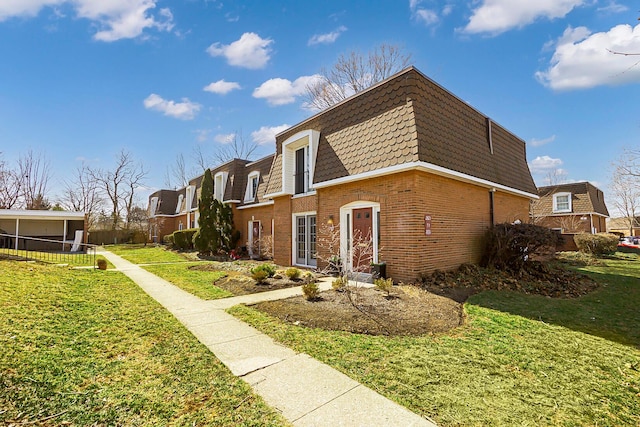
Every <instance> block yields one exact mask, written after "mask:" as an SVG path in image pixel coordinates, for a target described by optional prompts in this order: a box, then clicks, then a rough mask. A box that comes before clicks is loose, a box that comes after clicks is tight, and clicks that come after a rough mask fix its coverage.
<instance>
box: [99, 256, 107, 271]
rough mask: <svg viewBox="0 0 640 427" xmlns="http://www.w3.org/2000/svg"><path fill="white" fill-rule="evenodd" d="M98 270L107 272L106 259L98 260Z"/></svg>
mask: <svg viewBox="0 0 640 427" xmlns="http://www.w3.org/2000/svg"><path fill="white" fill-rule="evenodd" d="M98 268H99V269H100V270H106V269H107V260H106V259H104V258H98Z"/></svg>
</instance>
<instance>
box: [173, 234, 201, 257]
mask: <svg viewBox="0 0 640 427" xmlns="http://www.w3.org/2000/svg"><path fill="white" fill-rule="evenodd" d="M197 231H198V229H197V228H189V229H186V230H178V231H174V232H173V246H174V247H175V248H176V249H179V250H181V251H190V250H192V249H193V235H194V234H195V233H196V232H197Z"/></svg>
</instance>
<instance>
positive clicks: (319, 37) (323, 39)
mask: <svg viewBox="0 0 640 427" xmlns="http://www.w3.org/2000/svg"><path fill="white" fill-rule="evenodd" d="M345 31H347V27H345V26H344V25H341V26H339V27H338V28H336V29H335V30H334V31H332V32H330V33H327V34H314V35H313V36H312V37H311V38H310V39H309V41H308V42H307V45H309V46H312V45H314V44H331V43H333V42H335V41H336V40H337V39H338V37H340V34H342V33H344V32H345Z"/></svg>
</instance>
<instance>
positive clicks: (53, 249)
mask: <svg viewBox="0 0 640 427" xmlns="http://www.w3.org/2000/svg"><path fill="white" fill-rule="evenodd" d="M96 247H97V245H91V244H88V243H76V242H73V241H62V240H50V239H41V238H37V237H26V236H16V235H15V234H2V233H0V257H5V258H9V259H16V260H37V261H44V262H50V263H55V264H70V265H77V266H92V267H93V268H95V267H96ZM71 249H75V250H73V251H72V250H71Z"/></svg>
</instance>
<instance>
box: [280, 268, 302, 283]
mask: <svg viewBox="0 0 640 427" xmlns="http://www.w3.org/2000/svg"><path fill="white" fill-rule="evenodd" d="M284 274H285V275H286V276H287V277H288V278H289V279H290V280H295V279H298V278H299V277H300V274H302V272H301V271H300V270H298V269H297V268H295V267H291V268H287V271H285V272H284Z"/></svg>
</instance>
